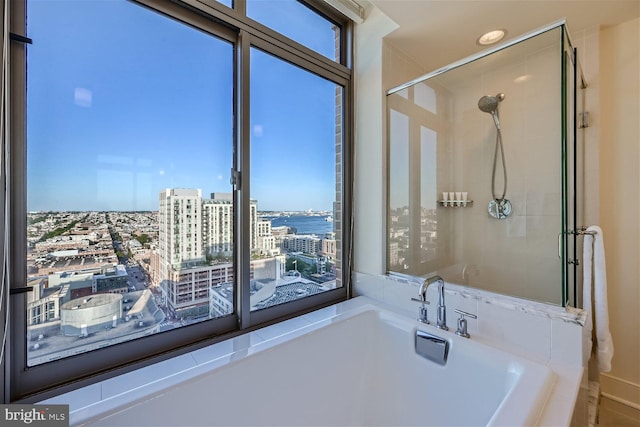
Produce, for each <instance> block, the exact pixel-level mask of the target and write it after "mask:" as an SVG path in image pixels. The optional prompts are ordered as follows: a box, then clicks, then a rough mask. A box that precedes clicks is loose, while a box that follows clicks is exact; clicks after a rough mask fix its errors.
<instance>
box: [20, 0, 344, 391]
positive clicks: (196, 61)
mask: <svg viewBox="0 0 640 427" xmlns="http://www.w3.org/2000/svg"><path fill="white" fill-rule="evenodd" d="M140 3H142V4H138V2H130V1H125V0H113V1H108V2H104V1H92V0H86V1H79V2H78V1H50V0H27V1H26V3H25V4H26V8H25V10H24V11H23V10H21V9H20V8H16V10H15V11H14V15H15V16H14V17H13V18H14V21H13V23H12V31H13V32H16V33H26V34H28V36H29V37H30V38H32V39H33V40H34V43H33V45H28V46H26V48H25V46H22V45H18V47H17V48H16V49H14V52H13V56H12V57H13V60H14V70H18V71H21V73H17V74H15V73H14V74H15V76H16V77H14V87H15V88H16V89H17V90H15V91H14V94H15V95H14V99H13V103H14V104H13V105H14V106H15V107H16V108H15V112H16V114H15V115H14V117H13V123H14V124H16V125H17V126H14V135H13V138H12V143H13V152H14V158H13V159H12V165H13V166H14V169H13V179H12V183H13V187H12V192H11V194H12V196H11V198H10V199H9V202H10V204H11V212H12V215H13V217H14V218H18V219H19V220H18V221H16V222H15V224H16V228H15V229H14V230H12V231H13V232H12V235H11V242H12V262H11V277H12V278H13V281H12V287H13V288H14V290H15V292H14V295H12V304H13V308H14V313H16V312H22V313H25V314H24V315H23V316H15V315H14V317H15V318H13V319H12V323H11V332H12V335H11V340H12V341H11V342H12V346H11V351H12V358H11V360H12V365H11V371H12V375H11V378H10V382H11V396H10V399H11V400H12V401H17V400H27V401H28V400H29V399H34V398H35V397H36V396H37V397H38V398H42V397H45V396H47V395H51V394H53V393H55V391H54V389H55V388H59V389H60V390H66V389H68V388H69V387H73V386H70V385H69V383H70V382H74V383H75V384H76V385H82V384H86V383H87V382H89V381H92V379H89V378H94V379H98V378H102V377H104V376H105V375H107V376H108V375H114V374H116V373H117V372H119V370H120V369H131V367H135V366H143V365H144V364H148V363H152V362H153V361H154V360H159V359H161V358H164V357H170V356H171V355H172V354H176V351H177V352H179V351H185V349H187V347H188V346H191V347H189V348H193V346H194V345H205V344H206V343H207V342H212V341H211V338H210V337H212V336H215V337H216V338H214V339H215V340H219V339H223V338H224V337H225V334H227V333H233V332H234V331H237V330H239V329H240V330H241V329H243V328H248V327H252V326H255V325H259V324H260V323H261V322H264V321H273V320H274V319H275V318H279V317H283V316H288V315H291V314H293V313H295V312H299V311H301V310H308V309H312V308H313V307H317V306H320V305H323V304H327V303H329V302H333V301H339V300H341V299H344V298H345V297H346V295H347V287H348V286H347V285H348V279H349V270H350V267H349V264H348V261H347V260H345V259H342V254H347V253H349V244H350V242H349V241H348V239H345V238H344V237H343V236H348V235H349V233H348V227H347V228H345V224H348V223H349V217H350V214H349V207H350V203H349V196H350V193H349V185H348V182H349V181H350V168H349V161H350V160H349V159H350V155H349V154H350V152H349V148H348V147H349V145H350V144H349V138H348V135H349V127H348V124H349V122H350V120H349V115H348V112H349V111H351V108H350V105H349V103H348V100H349V99H350V95H349V93H350V70H349V69H348V68H347V67H346V66H345V65H344V64H345V63H346V59H345V58H343V56H344V55H343V54H342V52H346V51H348V49H345V48H344V46H343V44H344V39H346V38H345V37H344V34H346V33H345V32H348V31H349V23H348V22H347V21H346V20H345V19H344V18H342V17H341V16H339V15H338V14H336V13H334V12H331V11H330V10H328V9H327V8H326V6H325V5H322V4H321V3H314V4H313V5H309V4H303V3H299V2H295V1H286V2H284V3H283V2H280V3H283V4H286V7H287V8H289V9H290V10H291V11H293V12H292V13H301V14H302V15H301V16H305V17H306V18H305V22H306V25H305V26H304V28H301V27H297V26H296V25H294V22H293V21H288V23H287V21H286V20H284V21H283V20H282V16H281V14H279V12H278V10H275V9H270V8H264V7H263V6H265V5H255V6H250V3H251V2H248V3H245V2H238V1H235V2H226V3H225V2H223V4H224V5H222V4H217V3H216V2H211V3H208V2H203V3H199V6H198V7H200V8H201V10H200V12H197V11H194V10H193V9H192V8H183V7H181V6H180V4H179V3H175V2H165V1H161V0H144V1H141V2H140ZM190 3H192V2H190ZM258 3H259V2H258ZM289 3H290V4H289ZM232 6H233V7H235V8H236V12H234V13H231V12H230V9H228V8H229V7H232ZM256 8H257V9H256ZM300 8H302V9H300ZM252 10H253V11H258V12H255V14H254V15H255V16H252V14H253V12H251V11H252ZM318 10H322V13H319V12H318ZM238 11H246V14H247V17H245V18H241V19H238V14H237V12H238ZM296 11H297V12H296ZM25 12H26V13H25ZM25 16H26V17H28V20H26V19H25ZM329 17H330V18H329ZM252 19H256V20H259V21H260V22H262V23H264V24H265V25H268V26H272V27H273V28H272V29H273V30H276V31H279V32H280V33H282V34H280V33H275V32H273V31H272V30H271V29H270V30H269V31H267V32H266V33H261V32H260V31H261V30H260V28H262V27H261V26H260V25H257V26H256V25H255V23H253V21H252ZM220 21H227V25H222V24H221V23H220ZM256 28H257V29H256ZM303 30H304V31H303ZM311 35H317V36H318V37H311V38H310V36H311ZM307 40H311V41H319V40H320V41H321V47H318V46H320V45H311V46H309V47H310V48H311V49H307V48H306V47H304V46H302V47H301V46H300V45H299V44H298V43H302V44H303V45H304V44H305V43H306V41H307ZM329 41H330V42H331V43H329ZM21 89H22V90H21ZM25 89H26V90H25ZM25 118H26V119H25ZM25 272H26V274H25ZM23 290H24V291H26V292H22V291H23ZM252 312H255V313H256V315H252V314H251V313H252ZM258 312H259V313H258ZM132 363H135V364H134V365H132ZM27 368H29V369H27ZM107 372H108V373H107Z"/></svg>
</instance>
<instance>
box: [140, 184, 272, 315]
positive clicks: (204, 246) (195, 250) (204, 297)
mask: <svg viewBox="0 0 640 427" xmlns="http://www.w3.org/2000/svg"><path fill="white" fill-rule="evenodd" d="M250 216H251V219H250V223H251V225H250V227H251V229H250V231H251V232H250V242H251V248H252V250H256V249H257V248H258V229H257V225H258V203H257V202H256V201H255V200H252V201H251V211H250ZM233 224H234V217H233V197H232V194H231V193H212V194H211V199H202V193H201V190H199V189H166V190H163V191H162V192H161V193H160V209H159V229H158V256H157V258H155V257H152V264H153V265H154V266H155V269H156V271H155V272H153V273H152V276H153V277H154V280H155V282H156V283H159V284H160V286H161V289H162V292H163V296H164V300H165V302H166V303H167V306H168V308H169V309H170V310H171V312H172V313H173V314H175V315H176V316H179V317H185V316H195V317H198V316H202V315H205V314H207V313H206V312H207V311H208V310H209V290H210V288H211V287H212V286H220V285H224V284H226V283H231V282H233V264H232V263H231V262H230V261H229V260H224V261H223V262H222V263H220V262H216V263H214V264H211V265H210V264H209V263H207V262H206V259H207V255H211V256H218V255H222V256H223V257H228V256H230V255H231V254H232V252H233V240H234V239H233ZM261 227H262V228H261V230H262V233H263V234H264V233H265V230H267V231H268V230H269V229H270V227H266V226H265V225H264V224H262V225H261ZM264 237H265V238H267V236H266V235H265V236H264Z"/></svg>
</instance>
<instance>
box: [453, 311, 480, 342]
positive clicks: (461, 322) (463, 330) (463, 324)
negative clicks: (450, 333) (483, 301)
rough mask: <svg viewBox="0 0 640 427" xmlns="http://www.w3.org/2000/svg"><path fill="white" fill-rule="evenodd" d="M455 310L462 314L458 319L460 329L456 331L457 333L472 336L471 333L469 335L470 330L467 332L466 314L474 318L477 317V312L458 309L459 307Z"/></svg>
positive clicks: (467, 336) (462, 335)
mask: <svg viewBox="0 0 640 427" xmlns="http://www.w3.org/2000/svg"><path fill="white" fill-rule="evenodd" d="M454 311H455V312H456V313H458V314H459V315H460V318H459V319H458V330H457V331H456V335H460V336H461V337H465V338H470V337H471V335H469V332H467V319H465V316H466V317H471V318H472V319H477V318H478V316H476V315H475V314H471V313H467V312H466V311H462V310H458V309H457V308H456V309H455V310H454Z"/></svg>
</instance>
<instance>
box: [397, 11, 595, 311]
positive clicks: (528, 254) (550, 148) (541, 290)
mask: <svg viewBox="0 0 640 427" xmlns="http://www.w3.org/2000/svg"><path fill="white" fill-rule="evenodd" d="M576 55H577V53H576V50H575V49H574V48H573V47H572V45H571V43H570V40H569V35H568V33H567V29H566V26H565V23H564V21H562V22H557V23H554V24H551V25H549V26H547V27H545V28H541V29H539V30H536V31H534V32H532V33H530V34H527V35H525V36H522V37H520V38H518V39H517V40H513V41H510V42H507V43H504V44H502V45H500V46H498V47H496V48H494V49H492V50H490V51H485V52H482V53H480V54H478V55H475V56H473V57H470V58H467V59H464V60H461V61H458V62H456V63H454V64H451V65H450V66H447V67H445V68H442V69H440V70H437V71H435V72H433V73H430V74H427V75H425V76H423V77H421V78H418V79H416V80H414V81H411V82H409V83H406V84H404V85H401V86H399V87H397V88H394V89H392V90H390V91H389V92H388V95H387V113H388V123H389V126H388V129H389V135H388V167H389V169H388V198H387V200H388V218H387V232H388V233H387V268H388V272H389V273H390V274H403V275H410V276H421V277H424V276H428V275H432V274H439V275H440V276H442V277H443V278H444V279H445V280H446V281H448V282H452V283H458V284H461V285H464V286H469V287H475V288H481V289H484V290H489V291H493V292H497V293H501V294H506V295H512V296H517V297H521V298H527V299H532V300H537V301H543V302H548V303H553V304H558V305H567V304H569V305H574V306H575V305H576V303H577V302H578V301H576V300H575V296H576V294H577V289H576V288H577V284H578V279H579V277H578V276H579V274H578V273H579V270H578V268H577V267H578V265H577V264H578V256H577V254H578V249H579V248H577V245H576V243H577V242H576V240H577V239H576V237H577V233H576V230H579V226H580V225H582V224H581V223H580V217H579V214H580V211H581V209H580V206H579V203H580V202H581V197H580V194H581V192H582V188H581V183H582V169H581V165H582V161H581V158H582V148H581V140H580V138H581V135H580V133H581V131H580V129H579V126H578V124H577V123H576V117H577V109H578V108H582V105H583V103H582V97H583V92H584V91H583V89H584V87H586V84H585V82H584V79H583V78H582V74H581V71H580V68H579V65H578V64H577V60H576ZM487 113H489V115H488V114H487ZM492 118H493V120H492Z"/></svg>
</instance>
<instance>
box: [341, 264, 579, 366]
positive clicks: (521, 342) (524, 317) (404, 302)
mask: <svg viewBox="0 0 640 427" xmlns="http://www.w3.org/2000/svg"><path fill="white" fill-rule="evenodd" d="M354 279H355V280H354V292H355V294H356V295H364V296H368V297H370V298H373V299H376V300H378V301H381V302H383V303H385V304H389V305H391V306H393V307H395V308H398V309H401V310H403V311H405V312H410V313H412V315H414V314H415V315H416V316H417V313H418V306H419V305H418V304H417V303H415V302H412V301H411V298H412V297H416V296H417V295H418V290H419V281H417V280H399V279H396V278H390V277H387V276H372V275H367V274H363V273H355V275H354ZM381 288H382V289H381ZM445 289H446V294H445V303H446V307H447V324H448V326H449V329H450V332H451V333H454V332H455V330H456V327H457V319H458V317H459V316H458V315H457V314H456V313H455V311H454V310H455V309H459V310H462V311H466V312H468V313H472V314H475V315H477V316H478V319H477V320H474V319H468V329H469V333H470V334H471V336H472V338H471V339H478V340H480V341H485V342H487V343H490V344H491V345H494V346H497V347H499V348H502V349H505V350H507V351H511V352H514V353H516V354H519V355H522V356H525V357H528V358H531V359H535V360H537V361H542V362H558V363H565V364H571V365H572V366H577V367H579V368H582V367H583V366H584V363H585V362H584V360H586V359H585V356H584V355H583V353H584V351H583V327H582V324H583V323H584V313H583V312H582V311H581V310H576V311H575V312H568V311H566V310H564V309H563V308H561V307H557V306H553V305H548V304H542V303H538V302H533V301H528V300H523V299H519V298H514V297H507V296H503V295H498V294H495V293H491V292H487V291H483V290H478V289H471V288H466V287H463V286H459V285H454V284H449V283H447V284H446V285H445ZM381 295H382V298H380V296H381ZM427 299H428V300H429V301H430V302H431V305H429V307H428V308H429V319H430V320H431V321H432V322H435V320H436V307H437V304H438V295H437V290H436V287H435V286H431V287H429V289H428V291H427Z"/></svg>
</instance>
